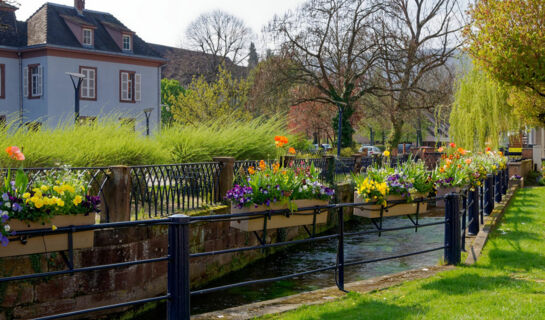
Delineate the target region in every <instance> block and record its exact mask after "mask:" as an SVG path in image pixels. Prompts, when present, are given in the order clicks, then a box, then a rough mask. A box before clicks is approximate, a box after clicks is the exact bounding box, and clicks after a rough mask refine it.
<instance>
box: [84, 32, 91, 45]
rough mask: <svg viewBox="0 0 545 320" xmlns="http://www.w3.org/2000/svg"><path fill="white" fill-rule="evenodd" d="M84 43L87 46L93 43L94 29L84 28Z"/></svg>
mask: <svg viewBox="0 0 545 320" xmlns="http://www.w3.org/2000/svg"><path fill="white" fill-rule="evenodd" d="M83 44H84V45H86V46H92V45H93V29H88V28H84V29H83Z"/></svg>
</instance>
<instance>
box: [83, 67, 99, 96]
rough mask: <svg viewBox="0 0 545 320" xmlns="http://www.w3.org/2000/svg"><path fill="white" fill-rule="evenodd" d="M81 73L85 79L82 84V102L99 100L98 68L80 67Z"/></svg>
mask: <svg viewBox="0 0 545 320" xmlns="http://www.w3.org/2000/svg"><path fill="white" fill-rule="evenodd" d="M79 73H81V74H83V75H84V76H85V78H83V81H82V82H81V91H80V98H81V99H82V100H95V101H96V99H97V68H94V67H82V66H80V67H79Z"/></svg>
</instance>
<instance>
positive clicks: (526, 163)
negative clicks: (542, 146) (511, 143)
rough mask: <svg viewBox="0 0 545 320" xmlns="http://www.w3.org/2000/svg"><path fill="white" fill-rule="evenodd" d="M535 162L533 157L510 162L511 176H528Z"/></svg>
mask: <svg viewBox="0 0 545 320" xmlns="http://www.w3.org/2000/svg"><path fill="white" fill-rule="evenodd" d="M532 165H533V162H532V160H531V159H526V160H522V161H515V162H509V164H508V168H509V177H512V176H515V175H518V176H521V177H523V178H526V177H527V176H528V173H530V172H531V171H532Z"/></svg>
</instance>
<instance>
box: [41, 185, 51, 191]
mask: <svg viewBox="0 0 545 320" xmlns="http://www.w3.org/2000/svg"><path fill="white" fill-rule="evenodd" d="M40 189H42V191H44V192H45V191H47V190H49V187H48V186H46V185H42V186H41V187H40Z"/></svg>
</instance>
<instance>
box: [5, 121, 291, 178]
mask: <svg viewBox="0 0 545 320" xmlns="http://www.w3.org/2000/svg"><path fill="white" fill-rule="evenodd" d="M117 119H118V117H114V116H110V117H106V118H103V119H100V120H97V121H96V122H95V123H93V124H88V125H78V126H74V125H73V124H65V125H60V126H58V127H56V128H52V129H47V128H42V129H40V130H38V131H33V130H29V129H28V128H26V127H19V126H18V125H17V124H15V123H12V124H8V125H7V126H5V127H2V128H0V139H1V140H0V141H2V142H3V143H2V146H0V147H1V148H4V149H5V148H6V147H8V146H12V145H16V146H19V147H22V148H23V152H24V154H25V156H26V160H25V162H24V166H25V167H27V168H29V167H55V166H59V165H70V166H73V167H96V166H110V165H147V164H169V163H184V162H201V161H211V160H212V158H213V157H215V156H232V157H235V158H236V159H239V160H246V159H252V160H255V159H267V158H274V157H275V155H276V150H275V146H274V136H275V135H286V128H285V119H284V117H283V116H278V117H273V118H269V119H264V118H258V119H254V120H250V121H235V120H230V119H229V118H228V117H225V118H220V119H216V120H214V121H208V122H205V123H200V124H196V125H193V126H184V127H181V126H172V127H169V128H166V129H163V130H162V132H161V133H160V134H155V135H154V136H151V137H146V136H145V135H144V134H143V132H135V131H134V129H133V127H131V126H128V125H121V124H120V123H119V121H118V120H117ZM289 137H290V139H291V140H292V141H293V142H294V143H296V142H297V141H298V139H297V138H295V137H293V136H289ZM292 141H290V142H292ZM2 150H3V149H2ZM14 165H16V164H15V163H14V162H13V160H10V159H9V158H8V157H7V155H6V154H4V153H3V152H0V167H3V168H6V167H10V166H14Z"/></svg>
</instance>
